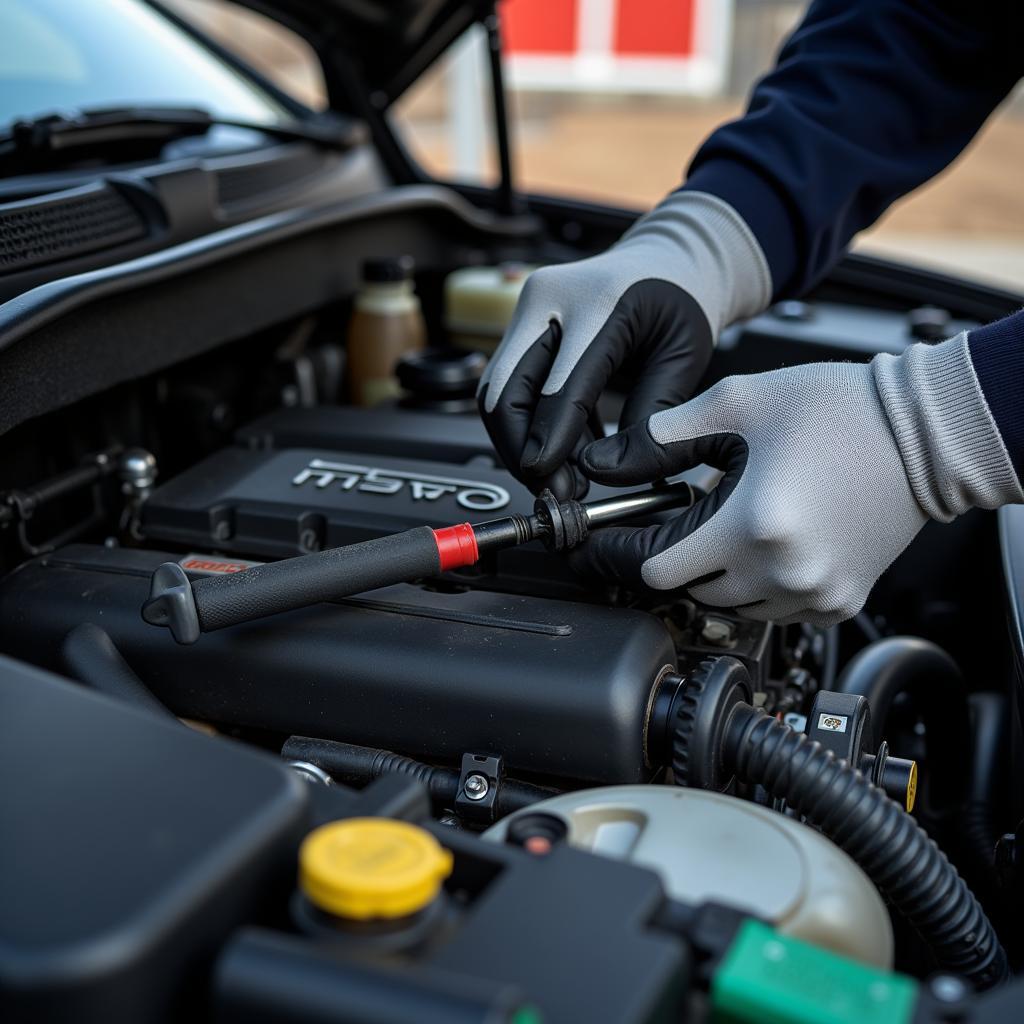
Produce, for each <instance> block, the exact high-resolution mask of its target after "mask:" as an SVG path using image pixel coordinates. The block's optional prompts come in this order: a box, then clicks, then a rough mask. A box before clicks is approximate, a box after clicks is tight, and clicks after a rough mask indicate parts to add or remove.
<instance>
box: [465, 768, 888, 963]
mask: <svg viewBox="0 0 1024 1024" xmlns="http://www.w3.org/2000/svg"><path fill="white" fill-rule="evenodd" d="M538 812H543V813H546V814H554V815H556V816H558V817H560V818H561V819H562V820H563V821H565V823H566V824H567V825H568V829H569V832H568V837H567V838H568V841H569V842H570V843H571V844H572V845H573V846H576V847H580V848H581V849H584V850H589V851H591V852H592V853H598V854H604V855H606V856H608V857H614V858H617V859H620V860H628V861H632V862H633V863H635V864H639V865H642V866H644V867H648V868H653V869H654V870H655V871H656V872H657V873H658V874H659V875H660V876H661V879H662V882H663V883H664V885H665V889H666V891H667V892H668V894H669V895H670V896H671V897H673V898H674V899H678V900H680V901H682V902H684V903H689V904H699V903H702V902H704V901H707V900H713V901H715V902H718V903H724V904H727V905H729V906H733V907H736V908H738V909H741V910H748V911H750V913H752V914H756V915H757V916H759V917H761V918H763V919H764V920H766V921H768V922H769V923H771V924H772V925H774V927H775V928H776V929H777V930H778V931H780V932H782V933H783V934H785V935H792V936H794V937H795V938H799V939H803V940H804V941H806V942H813V943H815V944H816V945H818V946H822V947H823V948H825V949H829V950H832V951H833V952H835V953H839V954H842V955H844V956H848V957H852V958H853V959H855V960H860V961H862V962H864V963H867V964H872V965H874V966H876V967H881V968H886V969H888V968H891V967H892V955H893V948H892V947H893V937H892V924H891V922H890V920H889V915H888V913H887V912H886V909H885V906H884V905H883V903H882V899H881V897H880V896H879V895H878V891H877V890H876V889H875V887H874V886H873V885H872V884H871V882H870V881H869V880H868V877H867V876H866V875H865V874H864V872H863V871H861V869H860V868H859V867H858V866H857V865H856V864H855V863H854V862H853V860H852V859H851V858H850V857H849V856H848V855H847V854H846V853H844V852H843V851H842V850H840V849H839V847H838V846H836V845H835V844H834V843H832V842H831V841H830V840H828V839H826V838H825V837H824V836H822V835H820V834H819V833H818V832H815V831H814V830H813V829H811V828H808V827H807V826H806V825H802V824H800V823H799V822H797V821H794V820H793V819H792V818H787V817H785V816H784V815H781V814H777V813H776V812H774V811H770V810H767V809H766V808H764V807H760V806H759V805H757V804H752V803H748V802H747V801H745V800H738V799H736V798H734V797H729V796H722V795H721V794H718V793H708V792H705V791H703V790H698V789H683V788H679V787H670V786H611V787H607V788H604V789H589V790H582V791H580V792H576V793H569V794H566V795H564V796H559V797H554V798H553V799H551V800H545V801H543V802H542V803H538V804H534V805H532V806H531V807H529V808H527V809H526V810H525V811H520V812H519V813H518V814H515V815H512V816H510V817H508V818H505V819H503V820H502V821H500V822H499V823H498V824H497V825H495V826H493V827H492V828H490V829H489V830H488V831H487V832H485V833H484V838H485V839H490V840H493V841H495V842H503V841H504V839H505V833H506V830H507V828H508V825H509V822H511V821H514V820H515V819H516V818H517V817H520V816H522V815H524V814H534V813H538Z"/></svg>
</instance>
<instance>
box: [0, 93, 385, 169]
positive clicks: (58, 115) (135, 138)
mask: <svg viewBox="0 0 1024 1024" xmlns="http://www.w3.org/2000/svg"><path fill="white" fill-rule="evenodd" d="M218 125H224V126H227V127H232V128H244V129H248V130H250V131H256V132H262V133H263V134H265V135H270V136H273V137H275V138H282V139H295V140H305V141H309V142H315V143H317V144H318V145H322V146H329V147H331V148H334V149H341V150H346V149H351V148H352V147H353V146H355V145H358V144H359V143H360V142H362V141H364V140H365V137H366V136H365V132H364V130H363V128H362V126H361V125H360V124H359V123H358V122H347V121H342V120H340V119H336V118H333V117H324V116H322V115H321V116H318V117H317V118H316V119H315V120H313V119H309V120H301V121H300V120H295V121H288V122H282V123H269V124H265V123H263V122H258V121H245V120H235V119H232V118H221V117H215V116H213V115H212V114H210V113H209V112H208V111H205V110H202V109H200V108H197V107H108V108H102V109H90V110H74V111H57V112H54V113H50V114H44V115H42V116H39V117H33V118H22V119H19V120H17V121H15V122H13V123H12V124H11V125H10V127H9V129H8V130H7V131H6V132H5V133H3V134H0V158H4V159H7V160H10V159H12V158H14V159H15V160H19V161H21V162H25V163H37V164H44V165H45V164H50V163H52V162H60V160H61V159H62V158H74V157H75V156H79V155H81V151H82V150H83V149H87V148H88V149H89V150H91V151H93V152H94V153H95V154H96V155H97V156H98V155H100V153H101V152H103V151H105V150H112V151H114V152H117V151H122V152H123V153H126V154H131V153H138V152H139V151H152V150H154V149H159V148H160V147H162V146H163V145H165V144H166V143H168V142H173V141H174V140H175V139H181V138H186V137H188V136H191V135H204V134H206V132H208V131H210V129H211V128H214V127H217V126H218ZM90 155H92V154H90Z"/></svg>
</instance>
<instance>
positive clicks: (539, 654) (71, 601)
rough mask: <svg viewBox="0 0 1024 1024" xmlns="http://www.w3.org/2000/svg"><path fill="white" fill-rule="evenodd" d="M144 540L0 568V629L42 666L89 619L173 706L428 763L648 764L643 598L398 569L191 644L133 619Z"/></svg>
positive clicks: (606, 769)
mask: <svg viewBox="0 0 1024 1024" xmlns="http://www.w3.org/2000/svg"><path fill="white" fill-rule="evenodd" d="M175 557H176V556H174V555H169V554H166V553H161V552H151V551H139V550H124V549H107V548H102V547H87V546H84V545H77V546H74V547H70V548H66V549H63V550H61V551H58V552H56V553H54V554H52V555H47V556H44V557H42V558H38V559H35V560H34V561H32V562H28V563H26V564H25V565H24V566H22V567H21V568H20V569H18V570H17V571H16V572H15V573H13V574H12V575H10V576H9V577H7V579H6V580H4V581H3V583H2V584H0V646H2V649H3V650H5V651H7V652H9V653H12V654H15V655H17V656H19V657H22V658H24V659H26V660H29V661H32V662H35V663H36V664H40V665H44V666H47V667H57V662H56V659H57V657H58V655H57V652H58V650H59V648H60V643H61V640H62V639H63V637H64V636H65V635H66V634H67V632H68V631H69V630H70V629H71V628H72V627H74V626H76V625H78V624H79V623H81V622H95V623H98V624H99V625H101V626H103V628H104V629H106V630H107V632H108V633H109V634H110V635H111V637H112V638H113V639H114V642H115V643H116V644H117V645H118V647H119V648H120V650H121V652H122V653H123V654H124V656H125V657H126V659H127V660H128V663H129V664H130V665H131V666H132V667H133V668H134V669H135V670H136V671H137V672H138V673H139V675H140V676H141V677H142V679H143V681H144V682H145V683H146V684H147V685H148V686H150V687H151V688H152V689H153V691H154V692H155V693H156V694H157V696H158V697H160V699H161V700H163V701H164V702H165V703H166V704H167V705H168V706H169V707H170V708H171V709H172V710H173V711H175V712H176V713H177V714H179V715H181V716H184V717H190V718H198V719H205V720H209V721H213V722H221V723H227V724H231V725H244V726H250V727H258V728H263V729H268V730H272V731H273V732H276V733H280V734H284V735H288V734H292V733H298V734H300V735H305V736H318V737H322V738H328V739H339V740H344V741H347V742H350V743H358V744H365V745H367V746H376V747H385V748H387V749H391V750H397V751H398V752H399V753H403V754H409V755H413V756H416V757H420V758H423V759H425V760H429V761H435V762H448V763H457V762H458V761H459V760H460V759H461V757H462V755H463V754H464V753H467V752H471V753H484V754H488V753H496V754H502V755H503V756H504V758H505V763H506V765H507V766H508V768H509V769H510V770H515V771H520V772H529V773H540V774H549V775H555V776H561V777H565V778H570V779H578V780H591V781H595V782H635V781H640V780H643V779H644V778H646V777H647V775H648V768H647V766H646V763H645V761H646V758H645V742H646V740H645V725H646V721H647V717H648V709H649V705H650V703H651V699H652V694H653V690H654V686H655V683H656V681H657V680H658V678H659V676H660V674H661V673H662V671H663V669H665V668H666V666H671V665H674V663H675V651H674V647H673V644H672V639H671V637H670V636H669V633H668V631H667V629H666V628H665V626H664V624H663V623H662V622H660V621H659V620H658V619H656V618H655V617H653V616H652V615H648V614H647V613H645V612H640V611H632V610H628V609H609V608H601V607H598V606H595V605H589V604H582V603H574V602H565V601H552V600H547V599H544V598H534V597H521V596H516V595H508V594H498V593H491V592H486V591H475V590H474V591H467V592H463V593H438V592H433V591H428V590H424V589H421V588H419V587H415V586H411V585H406V584H403V585H400V586H396V587H388V588H386V589H383V590H378V591H374V592H373V594H371V595H368V596H366V597H361V598H352V599H346V600H344V601H340V602H338V603H336V604H321V605H317V606H314V607H312V608H308V609H304V610H301V611H297V612H290V613H288V614H285V615H277V616H273V617H271V618H267V619H263V620H260V621H259V622H254V623H249V624H246V625H242V626H235V627H231V628H228V629H223V630H219V631H217V632H215V633H209V634H205V635H204V636H202V637H201V638H200V640H199V642H198V643H196V644H195V645H193V646H191V647H182V646H180V645H178V644H176V643H175V642H174V641H173V639H172V638H171V635H170V633H168V631H167V630H165V629H160V628H157V627H154V626H150V625H147V624H146V623H145V622H143V621H142V617H141V615H140V608H141V607H142V603H143V601H144V600H145V598H146V596H147V593H148V588H149V578H150V576H151V574H152V572H153V570H154V569H155V568H156V567H157V566H158V565H159V564H160V563H161V562H163V561H167V560H170V559H174V558H175Z"/></svg>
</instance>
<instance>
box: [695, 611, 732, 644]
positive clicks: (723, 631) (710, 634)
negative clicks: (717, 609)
mask: <svg viewBox="0 0 1024 1024" xmlns="http://www.w3.org/2000/svg"><path fill="white" fill-rule="evenodd" d="M734 633H735V629H734V628H733V624H732V623H731V622H727V621H726V620H725V619H716V618H713V617H712V616H710V615H709V616H707V618H705V619H704V624H703V625H702V626H701V629H700V638H701V639H702V640H703V641H704V643H706V644H711V645H712V646H714V647H727V646H728V645H729V644H731V643H732V640H733V635H734Z"/></svg>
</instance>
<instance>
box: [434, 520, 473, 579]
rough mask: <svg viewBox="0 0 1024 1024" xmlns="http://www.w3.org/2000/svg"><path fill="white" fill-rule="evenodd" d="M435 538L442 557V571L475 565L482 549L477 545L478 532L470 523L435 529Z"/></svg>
mask: <svg viewBox="0 0 1024 1024" xmlns="http://www.w3.org/2000/svg"><path fill="white" fill-rule="evenodd" d="M434 540H435V541H436V542H437V554H438V557H439V558H440V559H441V572H447V571H448V570H449V569H458V568H459V566H462V565H473V564H475V562H476V560H477V559H478V558H479V557H480V551H479V549H478V548H477V546H476V534H475V533H473V527H472V526H471V525H470V524H469V523H459V525H458V526H446V527H445V528H444V529H443V530H434Z"/></svg>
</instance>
